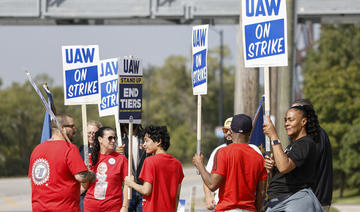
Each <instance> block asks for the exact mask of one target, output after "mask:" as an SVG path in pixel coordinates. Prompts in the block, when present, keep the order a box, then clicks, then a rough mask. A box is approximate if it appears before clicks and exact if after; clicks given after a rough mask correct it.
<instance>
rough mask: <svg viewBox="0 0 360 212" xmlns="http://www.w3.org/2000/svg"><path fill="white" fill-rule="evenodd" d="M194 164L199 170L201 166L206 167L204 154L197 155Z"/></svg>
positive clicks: (193, 160)
mask: <svg viewBox="0 0 360 212" xmlns="http://www.w3.org/2000/svg"><path fill="white" fill-rule="evenodd" d="M192 163H193V164H194V166H195V167H196V168H198V169H199V167H200V166H203V165H204V155H203V154H202V153H200V155H198V154H195V155H194V157H193V159H192Z"/></svg>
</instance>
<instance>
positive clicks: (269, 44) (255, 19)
mask: <svg viewBox="0 0 360 212" xmlns="http://www.w3.org/2000/svg"><path fill="white" fill-rule="evenodd" d="M241 4H242V11H241V17H242V32H243V46H244V48H243V49H244V60H245V67H270V66H287V64H288V56H287V26H286V1H285V0H243V1H241Z"/></svg>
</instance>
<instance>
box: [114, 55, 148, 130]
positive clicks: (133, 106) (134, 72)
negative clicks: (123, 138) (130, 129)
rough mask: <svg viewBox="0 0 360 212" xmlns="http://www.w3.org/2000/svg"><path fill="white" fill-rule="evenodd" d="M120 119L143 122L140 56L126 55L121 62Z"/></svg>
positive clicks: (122, 121) (124, 121)
mask: <svg viewBox="0 0 360 212" xmlns="http://www.w3.org/2000/svg"><path fill="white" fill-rule="evenodd" d="M119 67H120V68H119V70H120V73H119V81H120V82H119V85H120V86H119V97H120V98H119V121H120V123H130V119H132V120H133V123H134V124H141V111H142V84H143V71H142V63H141V60H140V59H138V58H133V57H124V58H123V59H121V60H120V62H119Z"/></svg>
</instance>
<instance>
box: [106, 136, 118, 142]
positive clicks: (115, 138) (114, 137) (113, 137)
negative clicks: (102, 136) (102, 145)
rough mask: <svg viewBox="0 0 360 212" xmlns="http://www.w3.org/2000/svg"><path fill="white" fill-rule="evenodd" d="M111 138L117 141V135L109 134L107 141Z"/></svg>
mask: <svg viewBox="0 0 360 212" xmlns="http://www.w3.org/2000/svg"><path fill="white" fill-rule="evenodd" d="M113 139H114V140H115V141H117V137H116V136H109V137H108V140H109V142H111V141H112V140H113Z"/></svg>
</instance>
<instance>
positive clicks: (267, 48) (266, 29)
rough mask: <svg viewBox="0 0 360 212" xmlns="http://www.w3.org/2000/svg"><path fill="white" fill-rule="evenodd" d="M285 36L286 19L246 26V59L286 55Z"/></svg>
mask: <svg viewBox="0 0 360 212" xmlns="http://www.w3.org/2000/svg"><path fill="white" fill-rule="evenodd" d="M254 35H255V36H254ZM284 36H285V35H284V19H279V20H274V21H267V22H262V23H257V24H250V25H246V26H245V45H246V49H247V54H246V59H248V60H252V59H256V58H261V57H267V56H272V55H278V54H285V41H284Z"/></svg>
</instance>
